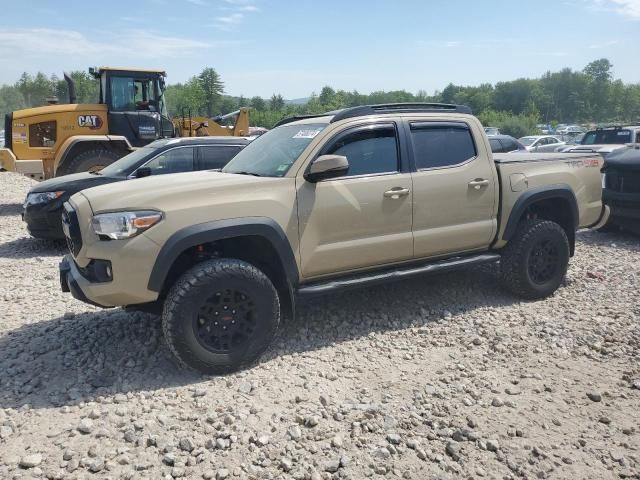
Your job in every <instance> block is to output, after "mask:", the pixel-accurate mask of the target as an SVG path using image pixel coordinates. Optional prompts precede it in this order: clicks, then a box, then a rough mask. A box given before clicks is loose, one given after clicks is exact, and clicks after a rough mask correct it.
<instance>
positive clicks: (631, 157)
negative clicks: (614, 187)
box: [604, 148, 640, 172]
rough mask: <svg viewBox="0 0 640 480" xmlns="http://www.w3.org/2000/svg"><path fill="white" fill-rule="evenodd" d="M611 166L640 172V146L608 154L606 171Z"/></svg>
mask: <svg viewBox="0 0 640 480" xmlns="http://www.w3.org/2000/svg"><path fill="white" fill-rule="evenodd" d="M609 167H611V168H615V169H616V170H624V171H633V172H640V148H627V149H625V150H618V151H617V152H614V153H612V154H611V155H609V156H607V159H606V161H605V164H604V169H605V171H606V170H607V168H609Z"/></svg>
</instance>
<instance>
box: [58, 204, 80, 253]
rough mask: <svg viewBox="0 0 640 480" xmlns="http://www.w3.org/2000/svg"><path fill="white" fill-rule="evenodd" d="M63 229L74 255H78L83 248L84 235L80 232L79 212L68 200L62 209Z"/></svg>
mask: <svg viewBox="0 0 640 480" xmlns="http://www.w3.org/2000/svg"><path fill="white" fill-rule="evenodd" d="M62 230H63V231H64V236H65V238H66V239H67V246H68V247H69V251H70V252H71V253H72V254H73V256H74V257H75V256H77V255H78V253H80V250H81V249H82V235H81V233H80V223H79V222H78V214H77V213H76V211H75V210H74V209H73V207H72V206H71V205H69V203H68V202H65V204H64V208H63V210H62Z"/></svg>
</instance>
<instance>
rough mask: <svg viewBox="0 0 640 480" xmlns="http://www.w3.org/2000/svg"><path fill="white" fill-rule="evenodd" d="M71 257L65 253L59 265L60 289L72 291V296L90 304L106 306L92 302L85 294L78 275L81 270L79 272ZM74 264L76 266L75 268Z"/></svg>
mask: <svg viewBox="0 0 640 480" xmlns="http://www.w3.org/2000/svg"><path fill="white" fill-rule="evenodd" d="M69 257H71V256H70V255H65V256H64V257H63V258H62V261H61V262H60V264H59V265H58V269H59V271H60V289H61V290H62V291H63V292H70V293H71V296H72V297H73V298H75V299H76V300H80V301H81V302H84V303H88V304H89V305H93V306H94V307H104V305H100V304H98V303H96V302H92V301H91V300H89V299H88V298H87V296H86V295H85V294H84V292H83V291H82V288H81V287H80V285H79V284H78V280H77V275H80V272H78V268H77V266H76V264H75V262H74V261H73V259H72V258H69ZM72 265H73V267H75V268H73V267H72Z"/></svg>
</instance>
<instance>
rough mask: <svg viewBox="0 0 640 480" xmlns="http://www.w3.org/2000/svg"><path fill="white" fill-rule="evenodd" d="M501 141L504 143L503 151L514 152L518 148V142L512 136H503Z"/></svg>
mask: <svg viewBox="0 0 640 480" xmlns="http://www.w3.org/2000/svg"><path fill="white" fill-rule="evenodd" d="M500 141H501V142H502V144H503V145H504V149H503V152H513V151H514V150H518V144H517V143H516V142H514V141H513V140H511V139H510V138H503V139H502V140H500Z"/></svg>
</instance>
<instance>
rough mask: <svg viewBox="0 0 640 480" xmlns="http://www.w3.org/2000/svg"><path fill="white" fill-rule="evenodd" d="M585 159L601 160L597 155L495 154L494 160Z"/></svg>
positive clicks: (507, 161) (505, 161)
mask: <svg viewBox="0 0 640 480" xmlns="http://www.w3.org/2000/svg"><path fill="white" fill-rule="evenodd" d="M585 158H601V157H600V154H597V153H593V152H591V153H560V152H548V153H528V152H522V153H516V152H514V153H494V154H493V160H494V161H495V162H496V163H523V162H547V161H560V162H562V161H565V162H566V161H575V160H583V159H585Z"/></svg>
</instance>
